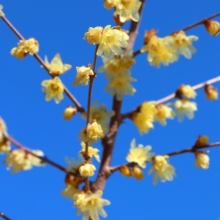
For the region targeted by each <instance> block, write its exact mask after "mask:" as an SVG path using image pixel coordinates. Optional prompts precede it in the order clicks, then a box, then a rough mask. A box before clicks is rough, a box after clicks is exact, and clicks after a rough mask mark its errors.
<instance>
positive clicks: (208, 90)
mask: <svg viewBox="0 0 220 220" xmlns="http://www.w3.org/2000/svg"><path fill="white" fill-rule="evenodd" d="M205 95H206V98H207V99H208V100H214V99H218V89H217V88H215V87H213V86H212V85H207V86H205Z"/></svg>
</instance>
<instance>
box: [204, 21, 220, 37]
mask: <svg viewBox="0 0 220 220" xmlns="http://www.w3.org/2000/svg"><path fill="white" fill-rule="evenodd" d="M205 28H206V30H207V31H208V32H209V33H210V34H211V35H212V36H213V37H215V36H217V35H218V34H219V33H220V24H219V22H218V21H212V20H207V21H206V22H205Z"/></svg>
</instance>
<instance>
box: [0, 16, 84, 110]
mask: <svg viewBox="0 0 220 220" xmlns="http://www.w3.org/2000/svg"><path fill="white" fill-rule="evenodd" d="M1 18H2V20H3V21H4V22H5V23H6V25H7V26H8V27H9V28H10V29H11V30H12V31H13V32H14V34H15V35H16V36H17V37H18V38H19V39H20V40H25V38H24V37H23V36H22V35H21V34H20V33H19V31H18V30H17V29H16V28H15V27H14V26H13V25H12V24H11V22H10V21H9V20H8V19H7V18H6V17H4V16H1ZM33 57H34V58H35V59H36V60H37V61H38V62H39V63H40V64H41V66H43V67H44V69H45V70H46V71H47V72H48V74H49V75H50V76H51V77H52V78H53V76H52V75H51V74H50V73H49V69H48V68H47V66H46V64H45V63H44V61H43V60H42V59H41V57H40V56H39V55H38V54H34V55H33ZM64 92H65V94H66V95H67V97H68V98H69V99H70V100H71V101H72V102H73V103H74V105H75V106H76V108H77V111H78V112H84V109H83V107H82V106H81V105H80V103H79V102H78V100H77V99H76V98H75V97H74V96H73V95H72V94H71V92H70V91H69V90H68V89H67V88H66V86H65V85H64Z"/></svg>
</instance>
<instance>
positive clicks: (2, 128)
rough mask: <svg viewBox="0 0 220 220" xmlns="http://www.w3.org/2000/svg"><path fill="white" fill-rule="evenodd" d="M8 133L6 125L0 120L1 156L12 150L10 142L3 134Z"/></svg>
mask: <svg viewBox="0 0 220 220" xmlns="http://www.w3.org/2000/svg"><path fill="white" fill-rule="evenodd" d="M6 132H7V128H6V124H5V122H4V121H3V119H2V118H0V154H4V153H8V152H10V150H11V146H10V142H9V141H8V140H7V139H6V138H5V137H4V134H3V133H6Z"/></svg>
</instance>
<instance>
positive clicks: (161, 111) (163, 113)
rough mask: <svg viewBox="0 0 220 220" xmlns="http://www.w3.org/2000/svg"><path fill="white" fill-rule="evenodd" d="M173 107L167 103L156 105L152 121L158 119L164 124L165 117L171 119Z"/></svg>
mask: <svg viewBox="0 0 220 220" xmlns="http://www.w3.org/2000/svg"><path fill="white" fill-rule="evenodd" d="M173 117H174V112H173V109H172V108H170V107H169V106H167V105H163V104H161V105H157V113H156V114H155V116H154V121H159V122H160V124H162V125H166V123H167V122H166V119H168V118H169V119H173Z"/></svg>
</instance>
